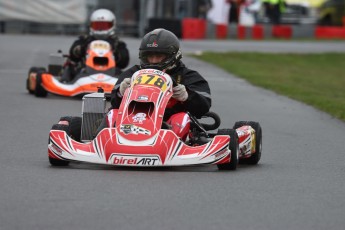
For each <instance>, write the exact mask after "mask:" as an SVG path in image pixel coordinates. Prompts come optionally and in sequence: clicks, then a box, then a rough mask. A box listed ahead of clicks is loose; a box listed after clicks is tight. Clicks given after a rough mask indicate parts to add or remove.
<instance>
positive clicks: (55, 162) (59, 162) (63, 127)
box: [48, 124, 69, 166]
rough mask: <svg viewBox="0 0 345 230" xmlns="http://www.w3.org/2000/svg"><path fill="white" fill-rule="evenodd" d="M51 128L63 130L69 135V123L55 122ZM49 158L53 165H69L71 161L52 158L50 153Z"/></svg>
mask: <svg viewBox="0 0 345 230" xmlns="http://www.w3.org/2000/svg"><path fill="white" fill-rule="evenodd" d="M51 130H62V131H65V132H66V133H67V135H68V126H67V125H60V124H55V125H53V127H52V128H51ZM48 159H49V163H50V164H51V165H52V166H67V165H69V161H65V160H60V159H56V158H52V157H50V156H49V155H48Z"/></svg>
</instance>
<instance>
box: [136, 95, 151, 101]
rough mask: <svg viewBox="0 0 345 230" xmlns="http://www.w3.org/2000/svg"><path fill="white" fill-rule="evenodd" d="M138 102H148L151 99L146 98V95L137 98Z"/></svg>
mask: <svg viewBox="0 0 345 230" xmlns="http://www.w3.org/2000/svg"><path fill="white" fill-rule="evenodd" d="M137 100H138V101H148V100H149V97H148V96H146V95H140V96H139V97H138V98H137Z"/></svg>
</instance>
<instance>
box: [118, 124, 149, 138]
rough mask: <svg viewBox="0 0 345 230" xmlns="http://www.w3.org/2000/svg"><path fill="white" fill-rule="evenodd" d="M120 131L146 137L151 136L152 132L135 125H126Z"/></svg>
mask: <svg viewBox="0 0 345 230" xmlns="http://www.w3.org/2000/svg"><path fill="white" fill-rule="evenodd" d="M120 131H121V132H123V133H124V134H126V135H127V134H135V135H138V134H144V135H150V134H151V131H150V130H148V129H144V128H142V127H139V126H136V125H133V124H124V125H121V126H120Z"/></svg>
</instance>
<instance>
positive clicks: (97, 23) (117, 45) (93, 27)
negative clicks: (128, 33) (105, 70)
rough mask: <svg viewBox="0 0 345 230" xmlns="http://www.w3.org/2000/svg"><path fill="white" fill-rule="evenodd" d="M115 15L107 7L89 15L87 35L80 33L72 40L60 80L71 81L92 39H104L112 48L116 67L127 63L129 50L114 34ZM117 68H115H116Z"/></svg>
mask: <svg viewBox="0 0 345 230" xmlns="http://www.w3.org/2000/svg"><path fill="white" fill-rule="evenodd" d="M115 28H116V17H115V15H114V14H113V13H112V12H111V11H110V10H107V9H98V10H96V11H94V12H93V13H92V14H91V16H90V29H89V35H81V36H79V38H78V39H77V40H76V41H74V43H73V44H72V46H71V48H70V50H69V58H68V60H67V62H66V63H65V66H64V73H63V76H62V79H61V80H62V81H67V82H69V81H71V80H73V78H74V77H75V76H76V74H78V72H79V71H80V70H81V68H82V67H83V66H84V60H83V59H84V57H85V55H86V50H87V46H88V45H89V44H90V43H91V42H92V41H94V40H105V41H107V42H109V43H110V45H111V46H112V49H113V53H114V57H115V61H116V67H118V68H119V69H124V68H126V67H127V65H128V63H129V52H128V49H127V46H126V43H124V42H123V41H120V40H119V38H118V37H117V36H116V34H115ZM118 68H117V69H118Z"/></svg>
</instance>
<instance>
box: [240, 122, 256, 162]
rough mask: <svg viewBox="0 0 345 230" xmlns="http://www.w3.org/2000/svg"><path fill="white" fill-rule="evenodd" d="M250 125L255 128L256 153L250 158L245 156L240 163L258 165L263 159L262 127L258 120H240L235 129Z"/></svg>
mask: <svg viewBox="0 0 345 230" xmlns="http://www.w3.org/2000/svg"><path fill="white" fill-rule="evenodd" d="M244 125H249V126H251V127H252V128H253V129H254V130H255V153H253V155H252V156H250V157H249V158H243V159H240V160H239V163H240V164H249V165H256V164H258V163H259V161H260V159H261V152H262V128H261V125H260V124H259V123H258V122H255V121H238V122H236V123H235V125H234V127H233V128H234V129H237V128H239V127H241V126H244Z"/></svg>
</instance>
